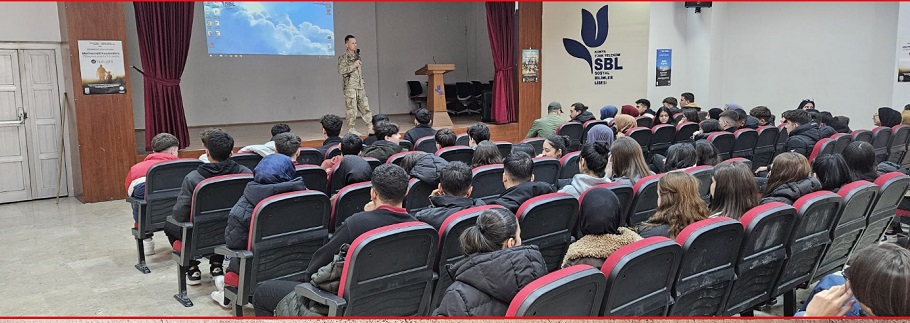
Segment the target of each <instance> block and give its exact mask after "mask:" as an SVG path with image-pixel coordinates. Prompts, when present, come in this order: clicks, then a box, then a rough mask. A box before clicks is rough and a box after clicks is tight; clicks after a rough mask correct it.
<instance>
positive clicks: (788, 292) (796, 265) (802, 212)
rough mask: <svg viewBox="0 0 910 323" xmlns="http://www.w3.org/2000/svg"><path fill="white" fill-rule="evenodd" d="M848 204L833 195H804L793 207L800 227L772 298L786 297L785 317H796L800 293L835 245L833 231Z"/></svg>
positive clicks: (793, 233) (794, 232)
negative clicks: (826, 253) (841, 212)
mask: <svg viewBox="0 0 910 323" xmlns="http://www.w3.org/2000/svg"><path fill="white" fill-rule="evenodd" d="M843 202H844V200H843V199H842V198H841V197H840V196H838V195H837V194H834V193H831V192H829V191H818V192H814V193H809V194H806V195H803V197H800V198H799V199H797V200H796V202H794V203H793V208H795V209H796V212H797V213H796V214H797V215H796V223H795V224H794V226H793V230H792V231H790V238H789V240H788V242H787V244H786V251H787V260H785V261H784V266H783V269H782V270H781V273H780V276H779V277H778V278H777V282H776V283H775V284H774V289H773V290H772V292H771V297H772V298H774V297H777V296H780V295H784V316H793V314H795V313H796V291H795V289H796V288H797V287H799V286H801V285H802V286H805V285H806V284H808V283H809V279H811V278H812V271H813V270H814V269H815V267H816V266H818V264H819V262H820V261H821V260H822V259H821V258H822V256H824V253H825V249H827V248H828V246H829V245H831V230H832V228H833V227H834V224H835V223H837V221H838V218H839V217H840V211H841V204H843Z"/></svg>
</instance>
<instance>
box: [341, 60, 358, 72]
mask: <svg viewBox="0 0 910 323" xmlns="http://www.w3.org/2000/svg"><path fill="white" fill-rule="evenodd" d="M355 69H357V68H356V67H354V65H353V64H351V63H349V62H348V61H347V59H345V57H344V56H338V73H339V74H341V75H347V74H351V72H353V71H354V70H355Z"/></svg>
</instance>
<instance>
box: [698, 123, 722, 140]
mask: <svg viewBox="0 0 910 323" xmlns="http://www.w3.org/2000/svg"><path fill="white" fill-rule="evenodd" d="M723 130H724V129H723V128H722V127H721V125H720V121H718V120H716V119H708V120H705V121H702V122H700V123H699V124H698V131H695V132H694V133H692V140H695V141H699V140H707V139H708V136H710V135H711V133H714V132H718V131H723Z"/></svg>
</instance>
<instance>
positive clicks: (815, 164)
mask: <svg viewBox="0 0 910 323" xmlns="http://www.w3.org/2000/svg"><path fill="white" fill-rule="evenodd" d="M812 173H813V174H815V178H818V181H819V182H821V184H822V189H823V190H826V191H831V192H834V193H837V191H838V190H840V188H841V187H842V186H844V185H847V184H850V183H851V182H853V176H852V175H850V168H848V167H847V162H846V161H844V157H842V156H841V155H840V154H828V155H821V156H818V157H815V160H814V161H812Z"/></svg>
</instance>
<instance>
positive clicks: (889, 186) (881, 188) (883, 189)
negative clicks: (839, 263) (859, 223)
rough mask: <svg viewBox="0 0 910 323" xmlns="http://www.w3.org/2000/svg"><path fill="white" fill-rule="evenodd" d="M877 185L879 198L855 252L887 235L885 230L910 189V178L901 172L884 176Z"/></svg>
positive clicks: (873, 205)
mask: <svg viewBox="0 0 910 323" xmlns="http://www.w3.org/2000/svg"><path fill="white" fill-rule="evenodd" d="M875 185H878V196H876V197H875V202H874V203H872V210H871V211H869V218H868V220H867V221H866V230H865V231H863V236H862V237H860V239H859V242H858V243H857V244H856V247H853V252H855V251H856V250H862V249H863V248H865V247H867V246H869V245H872V244H873V243H876V242H878V240H879V238H881V236H882V234H883V233H885V229H887V228H888V224H890V223H891V219H892V218H894V217H895V215H896V213H897V205H898V204H899V203H900V201H901V199H903V198H904V194H906V193H907V188H908V187H910V176H907V175H904V174H902V173H899V172H891V173H887V174H883V175H882V176H879V177H878V179H876V180H875Z"/></svg>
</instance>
